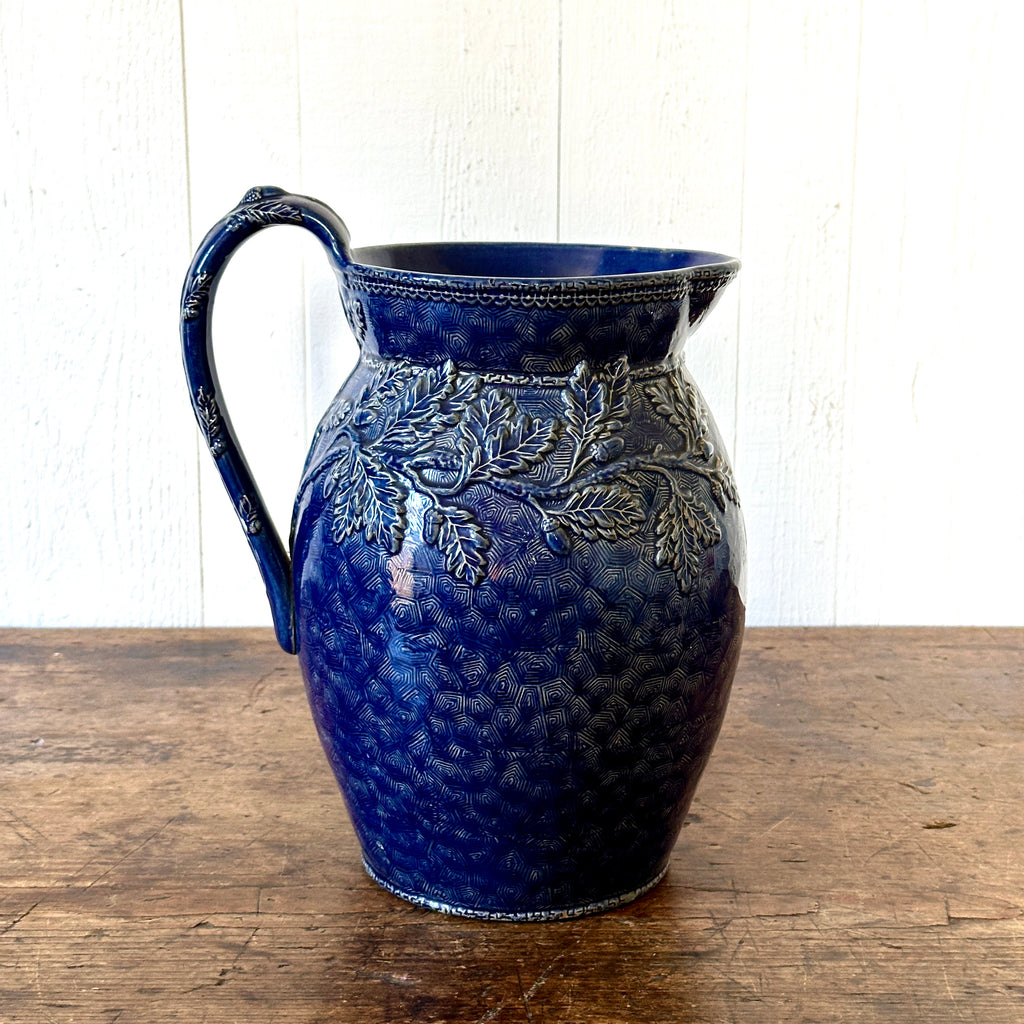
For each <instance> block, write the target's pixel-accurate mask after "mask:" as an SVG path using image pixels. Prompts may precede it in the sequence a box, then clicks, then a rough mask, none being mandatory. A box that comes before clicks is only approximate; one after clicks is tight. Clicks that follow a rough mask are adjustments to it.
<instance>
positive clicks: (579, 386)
mask: <svg viewBox="0 0 1024 1024" xmlns="http://www.w3.org/2000/svg"><path fill="white" fill-rule="evenodd" d="M271 224H295V225H301V226H302V227H305V228H307V229H309V230H310V231H312V232H313V234H315V235H316V236H317V238H319V239H320V241H321V242H322V243H323V245H324V247H325V249H326V250H327V254H328V257H329V259H330V261H331V264H332V266H333V267H334V270H335V273H336V275H337V280H338V287H339V291H340V295H341V301H342V303H343V306H344V309H345V313H346V316H347V319H348V322H349V325H350V326H351V329H352V331H353V333H354V335H355V337H356V340H357V341H358V343H359V347H360V356H359V361H358V364H357V366H356V367H355V369H354V370H353V372H352V375H351V376H350V377H349V379H348V381H347V382H346V383H345V384H344V385H343V386H342V388H341V390H340V391H339V392H338V395H337V397H336V398H335V399H334V401H333V402H332V403H331V404H330V406H329V408H328V409H327V411H326V412H325V413H324V416H323V419H322V420H321V421H320V425H319V427H318V428H317V430H316V433H315V435H314V437H313V444H312V448H311V450H310V453H309V456H308V458H307V460H306V465H305V471H304V473H303V476H302V482H301V485H300V487H299V493H298V497H297V499H296V502H295V511H294V517H293V522H292V531H291V543H290V549H289V550H286V549H285V547H284V545H283V544H282V542H281V540H280V538H279V537H278V536H277V534H276V532H275V530H274V528H273V525H272V524H271V522H270V520H269V519H268V517H267V514H266V509H265V508H264V504H263V501H262V499H261V497H260V493H259V490H258V489H257V487H256V485H255V483H254V481H253V479H252V475H251V474H250V472H249V469H248V467H247V465H246V462H245V458H244V457H243V455H242V452H241V449H240V448H239V446H238V441H237V439H236V437H235V435H234V432H233V431H232V428H231V421H230V419H229V417H228V414H227V410H226V409H225V408H224V405H223V402H222V400H221V397H220V389H219V385H218V382H217V375H216V370H215V368H214V361H213V355H212V352H211V349H210V316H211V307H212V303H213V297H214V292H215V289H216V285H217V280H218V278H219V276H220V274H221V272H222V271H223V269H224V266H225V265H226V263H227V261H228V259H229V258H230V257H231V254H232V253H233V252H234V251H235V249H236V248H237V247H238V246H239V245H240V244H241V242H243V241H244V240H245V239H246V238H248V237H249V236H250V235H252V234H253V233H255V232H256V231H259V230H260V229H261V228H264V227H266V226H268V225H271ZM738 269H739V264H738V263H737V261H735V260H732V259H729V258H727V257H724V256H719V255H716V254H713V253H706V252H693V251H687V250H668V249H636V248H625V247H606V246H591V245H566V244H527V243H514V244H511V243H510V244H478V243H444V244H430V245H389V246H380V247H374V248H366V249H355V250H353V249H351V248H350V247H349V235H348V231H347V229H346V228H345V225H344V224H343V223H342V221H341V220H340V219H339V218H338V216H337V215H336V214H335V213H334V212H333V211H332V210H331V209H330V208H329V207H327V206H325V205H324V204H323V203H320V202H317V201H316V200H313V199H309V198H306V197H303V196H297V195H291V194H288V193H285V192H283V191H282V190H280V189H276V188H257V189H252V190H251V191H250V192H248V193H247V194H246V195H245V197H244V198H243V200H242V202H241V204H240V205H239V206H237V207H236V208H235V209H234V210H232V211H231V213H229V214H228V215H227V216H226V217H225V218H224V219H223V220H221V221H220V222H219V223H218V224H217V225H216V226H215V227H214V228H213V229H212V230H211V231H210V233H209V234H208V235H207V236H206V238H205V239H204V240H203V243H202V245H201V246H200V247H199V251H198V253H197V254H196V257H195V259H194V260H193V262H192V266H191V267H190V268H189V271H188V276H187V278H186V280H185V286H184V290H183V294H182V304H181V336H182V345H183V349H184V361H185V373H186V376H187V378H188V385H189V389H190V393H191V397H192V405H193V408H194V410H195V414H196V417H197V419H198V421H199V424H200V427H201V428H202V431H203V434H204V436H205V438H206V442H207V444H208V445H209V448H210V451H211V453H212V455H213V457H214V459H215V460H216V464H217V467H218V469H219V470H220V473H221V476H222V478H223V480H224V484H225V486H226V487H227V490H228V494H229V495H230V496H231V500H232V502H233V503H234V506H235V509H236V511H237V513H238V517H239V519H240V520H241V524H242V527H243V529H244V530H245V532H246V534H247V535H248V539H249V543H250V545H251V547H252V550H253V554H254V555H255V556H256V560H257V562H258V563H259V566H260V570H261V571H262V574H263V578H264V580H265V581H266V585H267V593H268V596H269V598H270V605H271V608H272V610H273V617H274V625H275V628H276V631H277V637H278V640H279V641H280V643H281V646H282V647H284V649H285V650H287V651H289V652H293V653H297V654H298V656H299V660H300V663H301V665H302V671H303V675H304V678H305V682H306V688H307V692H308V696H309V701H310V705H311V707H312V711H313V717H314V719H315V721H316V727H317V729H318V731H319V735H320V738H321V740H322V742H323V746H324V750H325V751H326V753H327V757H328V760H329V761H330V764H331V767H332V768H333V770H334V772H335V775H336V776H337V779H338V783H339V784H340V786H341V790H342V793H343V794H344V798H345V801H346V803H347V806H348V809H349V812H350V815H351V818H352V823H353V825H354V827H355V830H356V832H357V834H358V837H359V841H360V843H361V846H362V851H363V859H364V863H365V865H366V869H367V871H368V872H369V873H370V875H371V876H372V877H373V878H374V879H376V880H377V882H379V883H380V884H381V885H382V886H383V887H384V888H386V889H388V890H390V891H391V892H393V893H395V894H397V895H399V896H402V897H404V898H406V899H408V900H412V901H413V902H415V903H419V904H422V905H425V906H429V907H432V908H434V909H436V910H442V911H447V912H450V913H456V914H462V915H468V916H472V917H487V918H501V919H512V920H538V919H544V918H557V917H569V916H575V915H580V914H585V913H591V912H594V911H598V910H602V909H606V908H609V907H613V906H616V905H619V904H621V903H624V902H627V901H629V900H631V899H634V898H635V897H637V896H639V895H640V894H642V893H644V892H646V891H647V890H648V889H650V888H651V887H652V886H654V885H655V884H657V882H658V881H659V880H660V879H661V877H662V876H663V875H664V873H665V870H666V868H667V865H668V861H669V856H670V853H671V850H672V847H673V844H674V842H675V839H676V836H677V834H678V831H679V828H680V826H681V825H682V822H683V817H684V815H685V814H686V811H687V808H688V806H689V804H690V800H691V798H692V797H693V793H694V789H695V787H696V785H697V782H698V779H699V778H700V775H701V773H702V771H703V770H704V767H705V765H706V764H707V760H708V757H709V755H710V753H711V748H712V745H713V743H714V741H715V738H716V736H717V734H718V731H719V727H720V726H721V723H722V718H723V716H724V714H725V708H726V702H727V700H728V696H729V689H730V685H731V682H732V677H733V673H734V671H735V668H736V661H737V658H738V655H739V650H740V642H741V637H742V631H743V620H744V604H743V595H742V590H743V575H744V568H743V567H744V535H743V524H742V519H741V515H740V510H739V501H738V498H737V494H736V487H735V484H734V482H733V476H732V472H731V469H730V467H729V462H728V459H727V457H726V454H725V450H724V447H723V445H722V440H721V437H720V436H719V433H718V430H717V428H716V427H715V424H714V421H713V420H712V418H711V414H710V413H709V411H708V409H707V406H706V405H705V403H704V399H703V398H702V396H701V394H700V392H699V391H698V390H697V387H696V385H695V384H694V382H693V380H692V379H691V377H690V376H689V374H688V372H687V371H686V369H685V367H684V365H683V346H684V343H685V341H686V337H687V334H688V332H689V331H691V330H693V329H694V328H695V327H696V326H697V325H698V324H699V323H700V322H701V321H702V320H703V319H704V317H705V316H706V315H707V314H708V312H709V310H710V309H711V308H712V306H713V305H714V303H715V301H716V299H717V298H718V296H719V294H720V292H721V290H722V289H723V288H724V287H725V286H726V285H727V284H728V283H729V282H730V281H731V280H732V278H733V277H734V276H735V275H736V273H737V271H738Z"/></svg>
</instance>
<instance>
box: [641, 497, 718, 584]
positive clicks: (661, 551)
mask: <svg viewBox="0 0 1024 1024" xmlns="http://www.w3.org/2000/svg"><path fill="white" fill-rule="evenodd" d="M655 534H656V536H657V539H658V546H657V555H656V561H657V563H658V565H668V566H670V567H671V568H672V570H673V571H674V572H675V574H676V578H677V579H678V580H679V585H680V586H681V587H682V589H683V590H688V589H689V587H690V584H691V583H692V582H693V581H694V580H696V579H697V577H698V576H699V575H700V567H701V561H702V559H703V557H704V553H705V552H706V551H707V550H708V548H711V547H714V545H715V544H717V543H718V542H719V541H720V540H721V539H722V532H721V530H720V528H719V526H718V523H717V522H716V521H715V517H714V515H713V514H712V512H711V510H710V509H709V508H708V507H707V505H705V504H704V502H702V501H701V500H700V499H699V498H697V497H696V496H695V495H694V493H693V491H691V490H690V489H689V488H687V487H682V486H677V485H673V486H672V487H671V488H670V489H669V498H668V501H667V502H666V503H665V504H664V505H663V506H662V508H661V509H660V510H659V512H658V515H657V518H656V520H655Z"/></svg>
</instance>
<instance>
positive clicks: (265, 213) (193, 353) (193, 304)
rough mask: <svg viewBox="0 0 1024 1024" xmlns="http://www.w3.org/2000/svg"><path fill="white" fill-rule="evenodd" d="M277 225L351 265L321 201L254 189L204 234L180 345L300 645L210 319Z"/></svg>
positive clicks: (291, 646) (282, 627)
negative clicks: (226, 287) (248, 256)
mask: <svg viewBox="0 0 1024 1024" xmlns="http://www.w3.org/2000/svg"><path fill="white" fill-rule="evenodd" d="M272 224H298V225H301V226H302V227H304V228H307V229H308V230H310V231H312V232H313V234H314V235H316V236H317V238H319V239H320V241H321V242H322V243H323V245H324V248H325V249H326V250H327V252H328V255H329V256H330V257H331V260H332V262H333V264H334V267H335V270H336V272H338V273H340V272H342V271H343V270H344V268H345V267H346V266H348V265H349V264H350V263H351V262H352V257H351V254H350V252H349V233H348V228H346V227H345V224H344V222H343V221H342V220H341V218H340V217H339V216H338V215H337V214H336V213H335V212H334V211H333V210H332V209H331V208H330V207H329V206H326V205H325V204H324V203H321V202H318V201H317V200H316V199H310V198H309V197H307V196H298V195H292V194H291V193H288V192H285V191H284V190H283V189H280V188H271V187H263V188H253V189H250V190H249V191H248V192H246V194H245V195H244V196H243V198H242V201H241V202H240V203H239V204H238V206H236V207H235V208H234V209H233V210H232V211H231V212H230V213H229V214H228V215H227V216H226V217H224V218H223V219H222V220H220V221H219V222H218V223H217V224H216V225H214V227H213V228H212V229H211V230H210V232H209V234H207V236H206V237H205V238H204V239H203V241H202V244H201V245H200V246H199V249H198V250H197V252H196V255H195V257H194V259H193V260H192V265H191V266H190V267H189V270H188V276H187V277H186V278H185V284H184V287H183V288H182V293H181V348H182V357H183V359H184V362H185V377H186V378H187V380H188V386H189V393H190V395H191V398H192V409H193V411H194V412H195V414H196V420H197V421H198V423H199V427H200V429H201V430H202V432H203V436H204V437H205V439H206V444H207V446H208V447H209V449H210V452H211V454H212V455H213V457H214V460H215V461H216V464H217V469H218V470H219V472H220V476H221V479H222V480H223V481H224V486H225V487H226V488H227V491H228V494H229V495H230V496H231V501H232V503H233V504H234V506H235V511H236V512H237V513H238V517H239V519H240V520H241V522H242V528H243V529H244V530H245V533H246V536H247V537H248V539H249V547H250V548H251V549H252V553H253V555H254V556H255V557H256V562H257V564H258V565H259V567H260V573H261V574H262V576H263V582H264V583H265V584H266V587H267V597H268V598H269V600H270V609H271V612H272V613H273V617H274V630H275V632H276V634H277V641H278V643H279V644H280V645H281V646H282V647H283V648H284V649H285V650H286V651H287V652H288V653H289V654H295V652H296V649H297V644H296V635H295V599H294V595H293V593H292V572H291V561H290V559H289V557H288V552H287V551H286V550H285V547H284V545H283V544H282V543H281V538H280V536H279V535H278V532H277V530H276V529H275V528H274V524H273V523H272V522H271V520H270V517H269V516H268V515H267V509H266V506H265V505H264V502H263V497H262V496H261V494H260V492H259V488H258V487H257V486H256V483H255V481H254V480H253V477H252V472H251V471H250V469H249V465H248V463H247V462H246V460H245V456H244V455H243V454H242V449H241V447H240V446H239V444H238V438H237V437H236V435H235V431H234V429H233V428H232V426H231V420H230V418H229V416H228V413H227V409H226V408H225V407H224V404H223V400H222V399H221V398H220V384H219V381H218V379H217V368H216V365H215V363H214V359H213V349H212V343H211V337H210V323H211V317H212V311H213V298H214V294H215V292H216V290H217V282H218V280H219V279H220V275H221V274H222V273H223V271H224V268H225V267H226V266H227V264H228V261H229V260H230V259H231V256H232V255H233V254H234V252H235V250H236V249H237V248H238V246H239V245H241V244H242V242H244V241H245V240H246V239H247V238H248V237H249V236H250V235H253V234H255V233H256V232H257V231H259V230H261V229H262V228H265V227H269V226H270V225H272Z"/></svg>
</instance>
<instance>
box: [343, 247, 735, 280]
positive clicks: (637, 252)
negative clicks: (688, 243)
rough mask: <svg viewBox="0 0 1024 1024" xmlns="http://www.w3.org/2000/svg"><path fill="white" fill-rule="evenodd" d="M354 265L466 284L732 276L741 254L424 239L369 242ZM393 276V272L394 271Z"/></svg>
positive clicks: (358, 251)
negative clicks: (391, 242) (727, 254)
mask: <svg viewBox="0 0 1024 1024" xmlns="http://www.w3.org/2000/svg"><path fill="white" fill-rule="evenodd" d="M352 257H353V260H354V265H353V266H352V267H351V268H350V269H351V270H363V269H365V270H368V271H371V272H372V271H377V272H381V271H383V272H385V273H387V272H391V273H396V274H399V275H402V276H405V275H410V274H411V275H415V276H416V277H429V278H435V279H437V278H441V279H444V280H446V281H447V282H449V283H452V279H453V278H454V279H458V280H460V281H465V282H466V283H467V284H470V283H471V282H473V283H477V284H478V283H479V282H480V281H482V280H486V281H488V282H491V283H494V284H497V283H499V282H501V283H505V282H509V283H512V282H517V283H518V282H523V283H526V282H529V283H531V284H535V285H536V284H540V283H542V282H543V283H550V284H554V283H556V282H562V283H564V282H567V281H575V282H583V281H587V280H594V279H597V280H600V281H602V282H604V283H607V282H608V281H609V279H622V283H623V284H624V285H626V286H628V284H629V283H633V282H635V281H636V279H637V278H641V277H642V278H647V277H651V276H657V277H662V278H663V279H666V278H667V279H672V278H683V279H688V278H694V277H700V278H705V277H713V278H716V279H718V278H721V277H723V276H724V277H730V278H731V277H732V276H733V275H735V274H736V272H737V271H738V270H739V267H740V264H739V260H736V259H733V258H731V257H729V256H724V255H722V254H721V253H715V252H705V251H703V250H696V249H657V248H642V247H637V246H622V245H577V244H574V243H567V242H420V243H413V244H399V245H378V246H367V247H364V248H359V249H355V250H353V252H352ZM389 276H390V275H389Z"/></svg>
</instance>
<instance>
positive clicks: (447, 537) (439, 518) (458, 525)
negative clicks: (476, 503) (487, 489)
mask: <svg viewBox="0 0 1024 1024" xmlns="http://www.w3.org/2000/svg"><path fill="white" fill-rule="evenodd" d="M433 516H434V523H435V524H436V545H437V548H438V550H439V551H440V552H441V554H442V555H443V556H444V567H445V568H446V569H447V570H448V572H450V573H451V574H452V575H453V576H455V577H456V578H457V579H461V580H466V581H468V582H470V583H474V584H475V583H480V582H481V581H482V580H483V578H484V573H485V572H486V570H487V561H486V559H485V557H484V552H485V551H486V550H487V545H488V541H487V536H486V535H485V534H484V532H483V530H482V529H481V528H480V524H479V523H478V522H477V521H476V519H474V518H473V515H472V513H471V512H469V511H468V510H467V509H464V508H462V507H461V506H460V505H446V504H442V503H441V502H438V503H437V504H436V505H434V508H433Z"/></svg>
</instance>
